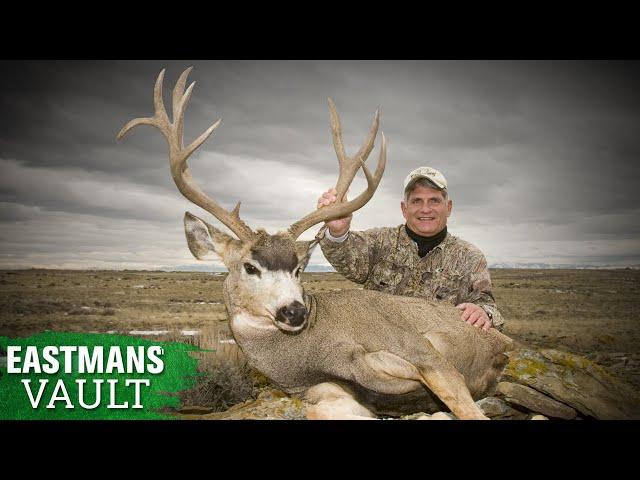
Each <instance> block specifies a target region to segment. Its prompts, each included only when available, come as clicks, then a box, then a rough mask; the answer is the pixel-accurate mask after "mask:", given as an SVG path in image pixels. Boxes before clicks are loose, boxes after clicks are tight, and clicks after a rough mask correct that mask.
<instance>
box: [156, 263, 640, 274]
mask: <svg viewBox="0 0 640 480" xmlns="http://www.w3.org/2000/svg"><path fill="white" fill-rule="evenodd" d="M489 268H516V269H519V268H522V269H541V270H547V269H568V270H573V269H577V270H589V269H595V270H612V269H614V270H615V269H624V268H630V269H633V270H637V269H640V264H634V265H623V266H621V265H575V264H561V263H517V262H500V263H491V264H489ZM158 270H161V271H164V272H226V271H227V269H226V268H224V267H216V266H213V265H178V266H175V267H160V268H159V269H158ZM305 272H335V269H334V268H333V267H332V266H330V265H309V266H307V268H306V269H305Z"/></svg>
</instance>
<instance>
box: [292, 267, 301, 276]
mask: <svg viewBox="0 0 640 480" xmlns="http://www.w3.org/2000/svg"><path fill="white" fill-rule="evenodd" d="M300 270H302V269H301V268H300V267H298V268H296V269H295V271H294V272H293V274H294V275H295V276H296V277H299V276H300Z"/></svg>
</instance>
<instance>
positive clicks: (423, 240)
mask: <svg viewBox="0 0 640 480" xmlns="http://www.w3.org/2000/svg"><path fill="white" fill-rule="evenodd" d="M404 228H405V230H406V231H407V235H409V238H411V240H413V241H414V242H416V243H417V244H418V255H419V256H420V258H422V257H424V256H425V255H426V254H427V253H429V252H430V251H431V250H433V249H434V248H435V247H437V246H438V245H440V243H442V241H443V240H444V239H445V237H446V236H447V227H446V226H445V227H444V228H443V229H442V230H441V231H440V232H439V233H436V234H435V235H433V236H432V237H423V236H422V235H418V234H417V233H416V232H414V231H413V230H411V229H410V228H409V227H408V226H407V225H406V224H405V226H404Z"/></svg>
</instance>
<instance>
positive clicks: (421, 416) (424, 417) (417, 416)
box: [400, 412, 431, 420]
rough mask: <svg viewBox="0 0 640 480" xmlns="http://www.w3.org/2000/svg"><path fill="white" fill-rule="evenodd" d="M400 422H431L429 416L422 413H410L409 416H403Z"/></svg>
mask: <svg viewBox="0 0 640 480" xmlns="http://www.w3.org/2000/svg"><path fill="white" fill-rule="evenodd" d="M400 420H431V415H429V414H428V413H424V412H418V413H412V414H411V415H403V416H402V417H400Z"/></svg>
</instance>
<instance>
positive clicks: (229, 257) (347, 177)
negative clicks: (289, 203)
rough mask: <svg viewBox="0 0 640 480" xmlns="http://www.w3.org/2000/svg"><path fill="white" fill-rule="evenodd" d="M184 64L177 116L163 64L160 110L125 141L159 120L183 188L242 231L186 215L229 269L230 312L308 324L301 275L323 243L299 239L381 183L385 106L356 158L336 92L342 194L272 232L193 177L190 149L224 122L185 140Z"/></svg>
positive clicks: (270, 323)
mask: <svg viewBox="0 0 640 480" xmlns="http://www.w3.org/2000/svg"><path fill="white" fill-rule="evenodd" d="M191 68H192V67H190V68H188V69H187V70H185V71H184V72H183V73H182V75H180V78H179V79H178V82H177V83H176V86H175V88H174V89H173V99H172V100H173V101H172V106H173V120H172V121H170V120H169V117H168V115H167V112H166V110H165V107H164V102H163V95H162V85H163V79H164V70H162V71H161V72H160V74H159V75H158V79H157V80H156V84H155V89H154V106H155V115H154V116H153V117H147V118H136V119H134V120H131V121H130V122H128V123H127V124H126V125H125V126H124V127H123V128H122V130H120V132H119V133H118V136H117V138H118V140H119V139H121V138H122V137H124V136H125V135H126V134H127V132H129V131H130V130H131V129H132V128H133V127H135V126H137V125H152V126H154V127H156V128H157V129H159V130H160V132H161V133H162V134H163V135H164V137H165V138H166V140H167V143H168V146H169V164H170V167H171V175H172V177H173V180H174V182H175V184H176V186H177V187H178V190H180V192H181V193H182V194H183V195H184V196H185V197H186V198H187V199H188V200H189V201H191V202H193V203H195V204H196V205H198V206H199V207H201V208H203V209H204V210H206V211H207V212H209V213H211V214H212V215H213V216H214V217H216V218H217V219H218V220H220V221H221V222H222V223H223V224H224V225H226V226H227V227H228V228H229V229H230V230H231V231H232V232H233V233H234V234H235V235H236V236H237V237H238V238H237V239H236V238H233V237H232V236H230V235H227V234H226V233H224V232H222V231H221V230H219V229H217V228H216V227H214V226H212V225H210V224H209V223H207V222H205V221H204V220H202V219H200V218H198V217H196V216H195V215H192V214H191V213H189V212H186V213H185V216H184V227H185V233H186V236H187V243H188V245H189V249H190V250H191V253H193V255H194V256H195V257H196V258H198V259H205V258H206V257H207V256H208V255H209V254H215V255H217V256H218V257H220V259H221V260H222V262H223V263H224V264H225V266H226V267H227V268H228V269H229V275H228V276H227V278H226V279H225V282H224V298H225V305H226V307H227V310H228V312H229V314H230V315H235V314H242V315H247V316H250V317H252V318H254V319H260V320H261V321H262V325H263V326H265V327H274V326H275V327H277V328H279V329H280V330H282V331H285V332H297V331H300V330H302V329H303V328H304V327H305V325H306V321H307V316H308V315H307V314H308V312H307V309H306V307H305V305H304V292H303V289H302V285H301V282H300V275H301V273H302V271H303V270H304V268H305V267H306V265H307V262H308V261H309V257H310V255H311V251H310V246H311V244H313V245H315V243H316V242H308V241H307V242H303V241H297V240H296V239H297V238H298V237H299V236H300V235H301V234H302V233H303V232H305V231H306V230H307V229H309V228H311V227H312V226H314V225H317V224H318V223H321V222H325V221H329V220H333V219H337V218H342V217H346V216H348V215H349V214H350V213H352V212H354V211H356V210H358V209H359V208H361V207H363V206H364V205H365V204H366V203H367V202H368V201H369V200H370V199H371V197H372V196H373V194H374V192H375V190H376V189H377V187H378V184H379V183H380V180H381V178H382V174H383V172H384V168H385V164H386V141H385V138H384V134H382V148H381V150H380V157H379V159H378V165H377V168H376V171H375V174H374V175H371V173H370V172H369V169H368V168H367V166H366V165H365V163H364V162H365V161H366V159H367V158H368V156H369V154H370V153H371V150H372V149H373V147H374V140H375V137H376V134H377V132H378V125H379V112H378V111H376V114H375V116H374V120H373V125H372V126H371V131H370V132H369V135H368V137H367V139H366V141H365V143H364V145H363V146H362V147H361V148H360V150H359V151H358V152H357V153H356V154H355V156H353V157H349V156H347V154H346V153H345V150H344V146H343V141H342V132H341V127H340V119H339V117H338V113H337V111H336V108H335V105H334V104H333V101H332V100H331V99H329V112H330V117H331V130H332V133H333V145H334V148H335V151H336V154H337V156H338V162H339V164H340V174H339V177H338V182H337V184H336V190H337V192H338V195H337V197H338V201H337V202H336V203H335V204H333V205H330V206H326V207H323V208H320V209H318V210H315V211H313V212H311V213H309V214H308V215H306V216H305V217H303V218H302V219H301V220H299V221H297V222H295V223H294V224H293V225H291V226H290V227H289V228H288V229H287V230H285V231H281V232H278V233H276V234H275V235H270V234H268V233H267V232H266V231H264V230H261V229H260V230H257V231H255V232H254V231H253V230H252V229H251V228H250V227H249V226H247V224H245V223H244V222H243V221H242V220H241V219H240V202H238V204H237V205H236V206H235V208H234V209H233V210H232V211H227V210H225V209H224V208H222V207H221V206H220V205H218V203H216V202H215V200H213V199H211V198H209V197H208V196H207V195H205V194H204V193H203V192H202V190H200V188H199V187H198V186H197V185H196V184H195V183H194V181H193V178H192V176H191V172H190V170H189V166H188V165H187V159H188V158H189V156H190V155H191V154H192V153H193V152H194V151H195V150H196V149H197V148H198V147H199V146H200V145H201V144H202V143H203V142H204V141H205V140H206V139H207V138H208V137H209V136H210V135H211V134H212V133H213V131H214V130H215V129H216V128H217V127H218V126H219V125H220V122H221V120H218V121H216V122H215V123H214V124H213V125H211V126H210V127H209V128H208V129H207V130H206V131H205V132H204V133H202V135H200V136H199V137H198V138H196V139H195V140H194V141H193V142H192V143H191V144H189V145H188V146H187V147H186V148H185V146H184V143H183V127H184V112H185V109H186V106H187V103H188V101H189V98H190V97H191V93H192V91H193V87H194V85H195V82H193V83H192V84H191V85H189V87H188V88H187V89H186V91H185V85H186V81H187V76H188V75H189V72H190V71H191ZM360 168H362V170H363V171H364V174H365V176H366V178H367V189H366V190H365V191H364V192H362V193H361V194H360V195H359V196H358V197H356V198H354V199H353V200H350V201H347V200H346V193H347V189H348V187H349V185H350V184H351V182H352V181H353V178H354V177H355V175H356V173H357V171H358V170H359V169H360Z"/></svg>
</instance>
